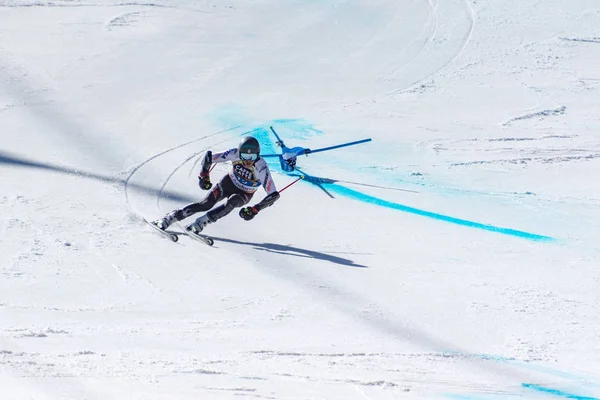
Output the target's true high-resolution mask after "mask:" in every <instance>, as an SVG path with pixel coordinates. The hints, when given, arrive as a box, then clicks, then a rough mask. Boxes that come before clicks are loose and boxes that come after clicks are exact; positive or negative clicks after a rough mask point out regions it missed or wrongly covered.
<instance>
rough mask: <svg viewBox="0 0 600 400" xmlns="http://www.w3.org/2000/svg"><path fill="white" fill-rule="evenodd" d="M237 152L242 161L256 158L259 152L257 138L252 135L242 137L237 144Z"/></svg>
mask: <svg viewBox="0 0 600 400" xmlns="http://www.w3.org/2000/svg"><path fill="white" fill-rule="evenodd" d="M238 153H239V155H240V159H242V160H244V161H249V160H252V161H256V160H258V156H259V154H260V144H259V143H258V140H256V139H255V138H253V137H252V136H246V137H244V138H242V140H241V141H240V144H239V146H238Z"/></svg>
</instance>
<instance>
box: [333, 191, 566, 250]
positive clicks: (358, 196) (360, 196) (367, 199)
mask: <svg viewBox="0 0 600 400" xmlns="http://www.w3.org/2000/svg"><path fill="white" fill-rule="evenodd" d="M323 185H326V187H327V189H328V190H330V191H331V192H335V193H337V194H339V195H342V196H346V197H349V198H352V199H355V200H358V201H362V202H364V203H369V204H374V205H377V206H381V207H386V208H391V209H393V210H399V211H403V212H407V213H411V214H415V215H420V216H422V217H427V218H432V219H435V220H438V221H444V222H449V223H451V224H456V225H462V226H466V227H469V228H475V229H482V230H486V231H490V232H496V233H501V234H503V235H509V236H515V237H519V238H522V239H528V240H534V241H553V240H555V239H554V238H551V237H549V236H543V235H537V234H535V233H529V232H524V231H519V230H516V229H509V228H501V227H498V226H494V225H486V224H481V223H479V222H473V221H468V220H466V219H460V218H455V217H451V216H448V215H444V214H438V213H434V212H431V211H425V210H420V209H418V208H413V207H409V206H405V205H403V204H399V203H393V202H391V201H387V200H383V199H379V198H377V197H373V196H369V195H367V194H364V193H361V192H358V191H356V190H353V189H349V188H347V187H344V186H340V185H336V184H327V183H324V184H323Z"/></svg>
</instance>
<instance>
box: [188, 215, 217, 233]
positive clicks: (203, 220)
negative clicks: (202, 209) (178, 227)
mask: <svg viewBox="0 0 600 400" xmlns="http://www.w3.org/2000/svg"><path fill="white" fill-rule="evenodd" d="M212 222H213V221H212V220H211V219H210V217H209V216H208V214H204V215H203V216H201V217H200V218H198V219H196V220H195V221H194V222H193V223H192V224H191V225H188V226H187V227H186V228H185V229H186V230H187V231H189V232H192V233H194V234H196V235H198V234H200V233H201V232H202V231H203V230H204V227H205V226H206V225H208V224H211V223H212Z"/></svg>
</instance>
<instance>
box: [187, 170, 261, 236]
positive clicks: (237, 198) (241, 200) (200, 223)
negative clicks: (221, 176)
mask: <svg viewBox="0 0 600 400" xmlns="http://www.w3.org/2000/svg"><path fill="white" fill-rule="evenodd" d="M223 186H224V195H229V196H228V197H227V201H226V202H225V204H222V205H220V206H218V207H216V208H214V209H212V210H210V211H209V212H207V213H206V214H204V215H203V216H201V217H200V218H198V219H196V221H194V223H193V224H191V225H190V226H188V228H187V229H189V230H191V231H192V232H194V233H200V232H202V230H203V229H204V227H205V226H206V225H208V224H211V223H213V222H216V221H217V220H218V219H221V218H223V217H224V216H226V215H227V214H229V213H230V212H231V211H232V210H233V209H234V208H236V207H241V206H243V205H244V204H247V203H248V202H249V201H250V199H251V198H252V195H253V193H246V192H244V191H242V190H240V189H238V188H236V187H235V186H234V185H233V183H232V182H231V180H229V181H228V182H224V185H223Z"/></svg>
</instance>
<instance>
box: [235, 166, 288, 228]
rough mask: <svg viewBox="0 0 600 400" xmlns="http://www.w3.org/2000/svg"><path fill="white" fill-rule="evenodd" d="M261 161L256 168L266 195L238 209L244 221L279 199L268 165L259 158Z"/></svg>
mask: <svg viewBox="0 0 600 400" xmlns="http://www.w3.org/2000/svg"><path fill="white" fill-rule="evenodd" d="M261 161H262V163H260V164H259V165H257V168H258V177H259V179H260V181H261V182H262V185H263V188H264V189H265V192H267V196H266V197H265V198H264V199H262V200H261V201H260V202H259V203H258V204H256V205H254V206H252V207H244V208H242V209H241V210H240V217H242V218H244V219H245V220H246V221H250V220H251V219H252V218H254V216H255V215H256V214H258V212H259V211H261V210H263V209H265V208H267V207H270V206H272V205H273V203H275V202H276V201H277V200H278V199H279V197H280V196H279V192H278V191H277V188H276V187H275V182H274V181H273V178H272V177H271V172H270V171H269V167H268V166H267V163H266V162H265V161H264V160H261Z"/></svg>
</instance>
